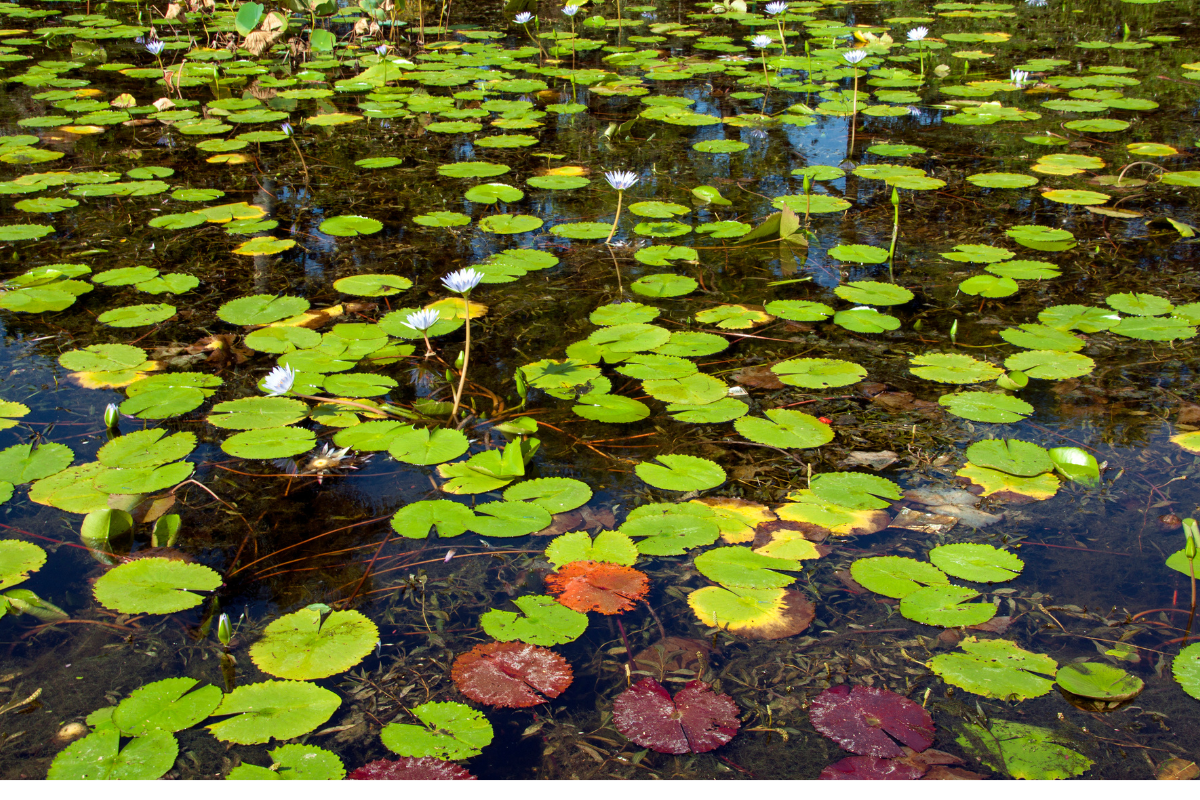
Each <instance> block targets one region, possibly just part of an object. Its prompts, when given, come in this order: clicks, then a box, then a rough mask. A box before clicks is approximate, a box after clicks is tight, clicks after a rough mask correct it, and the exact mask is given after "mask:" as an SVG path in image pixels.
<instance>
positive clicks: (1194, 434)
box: [1171, 431, 1200, 455]
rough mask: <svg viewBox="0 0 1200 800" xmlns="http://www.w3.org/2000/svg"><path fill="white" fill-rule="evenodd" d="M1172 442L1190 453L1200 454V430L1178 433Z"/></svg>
mask: <svg viewBox="0 0 1200 800" xmlns="http://www.w3.org/2000/svg"><path fill="white" fill-rule="evenodd" d="M1171 444H1177V445H1179V446H1180V447H1182V448H1183V449H1184V450H1187V451H1188V452H1189V453H1195V454H1196V455H1200V431H1189V432H1188V433H1177V434H1175V435H1174V436H1172V437H1171Z"/></svg>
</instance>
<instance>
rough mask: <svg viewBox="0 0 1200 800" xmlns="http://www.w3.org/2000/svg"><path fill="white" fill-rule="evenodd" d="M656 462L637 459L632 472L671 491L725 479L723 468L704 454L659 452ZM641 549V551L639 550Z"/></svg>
mask: <svg viewBox="0 0 1200 800" xmlns="http://www.w3.org/2000/svg"><path fill="white" fill-rule="evenodd" d="M657 460H658V461H659V462H660V464H661V466H660V465H659V464H649V463H641V464H638V465H637V466H636V467H634V472H636V473H637V476H638V477H639V478H641V479H642V480H643V481H645V482H646V483H648V484H650V485H651V486H654V487H656V488H658V489H666V490H668V491H672V492H693V491H704V490H706V489H714V488H716V487H718V486H720V485H721V484H722V483H724V482H725V479H726V475H725V470H723V469H721V467H720V466H718V465H717V464H716V463H714V462H712V461H710V460H708V459H707V458H697V457H696V456H683V455H661V456H658V457H657ZM643 552H644V551H643Z"/></svg>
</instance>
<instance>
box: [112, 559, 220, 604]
mask: <svg viewBox="0 0 1200 800" xmlns="http://www.w3.org/2000/svg"><path fill="white" fill-rule="evenodd" d="M220 585H221V576H220V575H218V574H217V573H216V572H214V571H212V570H211V569H209V568H208V567H205V566H202V565H200V564H189V563H187V562H184V561H172V560H170V559H166V558H140V559H137V560H136V561H130V562H128V563H126V564H121V565H120V566H118V567H115V568H113V569H111V570H109V571H108V572H106V573H104V574H103V575H101V576H100V578H99V579H98V580H97V581H96V586H95V594H96V599H97V600H98V601H99V602H100V603H101V604H102V605H104V606H106V607H107V608H111V609H112V610H114V611H120V612H121V613H123V614H171V613H173V612H175V611H183V610H184V609H188V608H194V607H196V606H198V605H200V604H201V603H202V602H204V597H203V596H201V595H199V594H196V592H211V591H213V590H214V589H216V588H217V587H218V586H220Z"/></svg>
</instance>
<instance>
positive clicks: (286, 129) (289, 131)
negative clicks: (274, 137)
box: [279, 122, 292, 136]
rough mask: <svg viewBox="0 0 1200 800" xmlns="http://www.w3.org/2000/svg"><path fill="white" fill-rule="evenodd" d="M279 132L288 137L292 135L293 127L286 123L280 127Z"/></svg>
mask: <svg viewBox="0 0 1200 800" xmlns="http://www.w3.org/2000/svg"><path fill="white" fill-rule="evenodd" d="M279 130H281V131H283V132H284V133H286V134H287V135H288V136H291V135H292V126H291V125H288V124H287V123H286V122H285V123H283V124H282V125H280V126H279Z"/></svg>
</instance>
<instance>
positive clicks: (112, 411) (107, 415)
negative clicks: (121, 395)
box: [104, 403, 121, 429]
mask: <svg viewBox="0 0 1200 800" xmlns="http://www.w3.org/2000/svg"><path fill="white" fill-rule="evenodd" d="M120 419H121V414H120V412H119V411H118V410H117V404H116V403H109V404H108V405H106V406H105V407H104V427H106V428H109V429H112V428H115V427H117V423H118V422H119V421H120Z"/></svg>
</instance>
